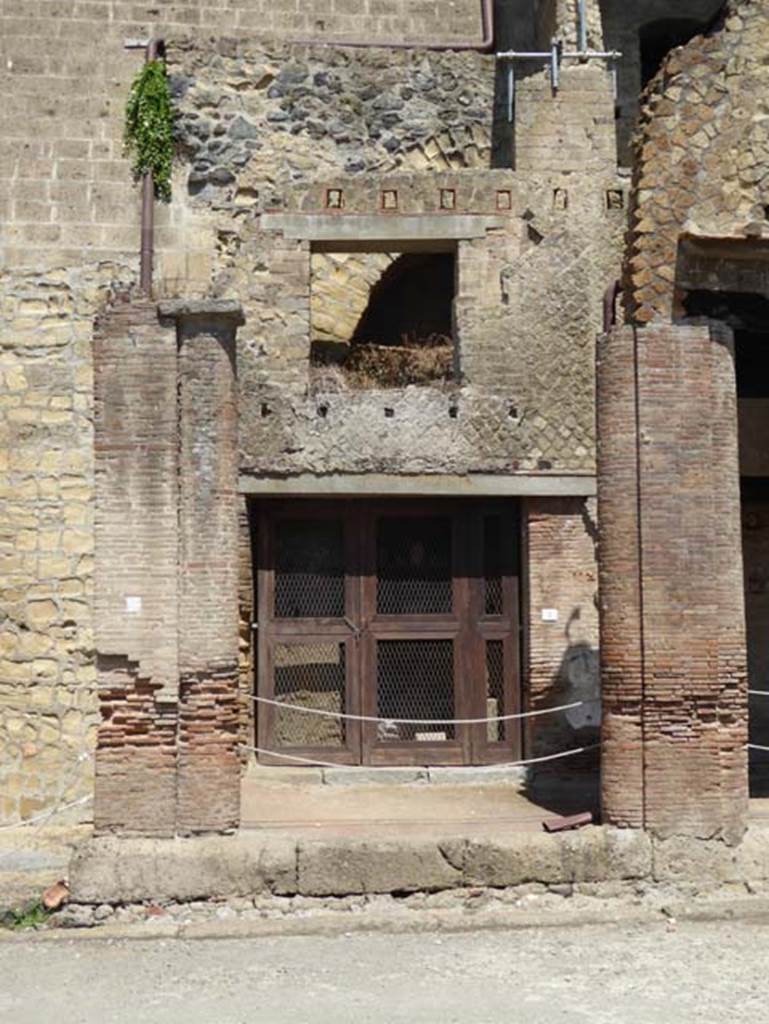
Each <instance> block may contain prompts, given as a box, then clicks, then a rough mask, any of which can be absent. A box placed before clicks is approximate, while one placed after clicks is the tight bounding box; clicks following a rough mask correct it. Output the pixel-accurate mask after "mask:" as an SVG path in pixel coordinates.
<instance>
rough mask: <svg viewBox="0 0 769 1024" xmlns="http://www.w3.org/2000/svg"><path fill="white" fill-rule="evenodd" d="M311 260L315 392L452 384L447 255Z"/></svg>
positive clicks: (319, 256)
mask: <svg viewBox="0 0 769 1024" xmlns="http://www.w3.org/2000/svg"><path fill="white" fill-rule="evenodd" d="M312 260H313V263H312V328H313V341H312V347H311V355H310V363H311V376H312V378H313V382H314V383H315V384H316V385H317V386H319V387H321V388H329V386H330V385H333V384H334V383H336V384H338V385H339V386H342V387H345V388H348V387H349V388H393V387H407V386H409V385H433V386H440V385H441V384H446V383H448V382H451V381H452V380H454V378H455V354H454V353H455V346H454V327H453V303H454V294H455V275H456V256H455V254H454V253H453V252H439V253H401V254H397V253H360V254H358V253H350V254H330V253H315V254H313V257H312ZM330 389H331V390H333V387H331V388H330Z"/></svg>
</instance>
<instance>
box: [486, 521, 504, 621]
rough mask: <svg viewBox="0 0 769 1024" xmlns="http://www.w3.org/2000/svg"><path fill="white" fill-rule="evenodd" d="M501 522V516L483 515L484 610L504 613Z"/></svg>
mask: <svg viewBox="0 0 769 1024" xmlns="http://www.w3.org/2000/svg"><path fill="white" fill-rule="evenodd" d="M501 525H502V524H501V522H500V517H499V516H484V517H483V583H484V612H485V614H486V615H501V614H502V565H501V559H500V551H501V532H502V531H501Z"/></svg>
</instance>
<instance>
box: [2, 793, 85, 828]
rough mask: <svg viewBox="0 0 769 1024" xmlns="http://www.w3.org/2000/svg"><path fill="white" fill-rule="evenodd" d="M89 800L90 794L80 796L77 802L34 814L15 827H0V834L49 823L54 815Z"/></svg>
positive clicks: (73, 801) (17, 823) (59, 805)
mask: <svg viewBox="0 0 769 1024" xmlns="http://www.w3.org/2000/svg"><path fill="white" fill-rule="evenodd" d="M89 800H93V797H92V796H90V794H89V795H88V796H81V797H80V799H79V800H72V801H71V803H68V804H58V805H57V806H56V807H52V808H51V809H50V810H48V811H43V812H42V814H36V815H35V816H34V817H33V818H25V819H24V820H23V821H18V822H16V824H15V825H0V832H10V831H12V830H13V829H16V828H25V827H26V826H27V825H39V824H41V822H44V821H50V819H51V818H53V817H54V815H56V814H63V813H64V811H68V810H70V809H71V808H72V807H80V806H81V805H82V804H87V803H88V801H89Z"/></svg>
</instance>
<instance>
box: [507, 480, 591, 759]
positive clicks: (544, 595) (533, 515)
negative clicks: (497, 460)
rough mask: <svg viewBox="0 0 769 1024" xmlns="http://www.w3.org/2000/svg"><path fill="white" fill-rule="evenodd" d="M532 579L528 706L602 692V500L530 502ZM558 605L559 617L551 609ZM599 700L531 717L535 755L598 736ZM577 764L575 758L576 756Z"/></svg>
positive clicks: (556, 703)
mask: <svg viewBox="0 0 769 1024" xmlns="http://www.w3.org/2000/svg"><path fill="white" fill-rule="evenodd" d="M524 509H525V523H526V529H525V536H526V548H527V556H526V563H527V571H526V578H527V586H528V595H527V596H528V603H529V607H528V623H529V626H528V644H527V646H528V666H527V680H526V684H527V685H526V692H525V699H526V706H527V708H528V709H530V710H532V711H534V710H537V709H539V708H543V707H548V706H550V707H553V706H561V705H564V704H571V703H575V702H577V701H591V700H595V699H596V698H599V697H600V690H601V687H600V680H599V674H598V604H597V596H598V595H597V591H598V566H597V561H596V533H597V523H596V507H595V502H594V501H585V500H580V499H577V498H569V499H548V498H538V499H529V500H528V501H527V502H526V503H525V505H524ZM552 611H555V612H557V620H556V621H549V620H548V621H546V620H545V617H544V615H543V613H552ZM600 719H601V711H600V705H599V704H598V703H595V704H592V705H590V706H586V707H584V708H579V709H576V708H575V709H574V710H573V711H571V712H564V713H559V714H558V715H554V716H552V717H551V716H543V717H541V718H535V719H532V720H531V721H530V725H529V733H528V736H529V742H528V751H529V756H534V757H537V756H540V755H542V754H549V753H556V752H560V751H562V750H568V749H569V748H571V747H575V746H578V745H582V744H583V743H584V744H589V743H594V742H596V741H597V732H598V726H599V723H600ZM570 764H571V762H570Z"/></svg>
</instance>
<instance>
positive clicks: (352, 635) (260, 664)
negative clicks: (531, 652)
mask: <svg viewBox="0 0 769 1024" xmlns="http://www.w3.org/2000/svg"><path fill="white" fill-rule="evenodd" d="M251 518H252V526H253V528H254V531H255V543H254V553H255V580H256V589H257V594H256V607H257V609H258V614H257V644H256V647H257V671H256V693H255V698H256V720H257V722H256V724H257V728H256V734H257V737H258V743H257V747H258V751H259V759H260V761H261V762H262V763H267V764H283V765H286V764H296V765H300V764H303V763H305V762H306V763H307V764H308V765H309V764H311V763H328V764H370V765H383V766H384V765H469V764H484V763H500V762H510V761H514V760H517V759H518V758H519V757H520V754H521V739H520V729H519V722H518V721H517V720H506V721H505V720H501V719H504V716H508V715H516V714H518V712H519V710H520V685H519V665H520V650H519V648H520V636H519V621H520V615H519V605H520V601H519V577H520V572H519V548H520V542H519V515H518V506H517V503H516V502H515V501H511V500H508V501H480V500H474V501H470V500H456V501H452V500H450V499H444V500H441V501H422V500H404V501H401V500H396V499H391V500H384V501H373V500H372V501H367V500H358V501H347V502H340V501H333V500H328V501H311V500H303V499H298V500H294V501H291V502H285V501H279V500H263V501H260V502H254V503H253V504H252V506H251ZM345 716H351V717H345ZM468 719H473V720H476V721H474V722H472V723H471V722H468V721H467V720H468ZM485 719H489V720H488V721H484V720H485ZM458 720H460V721H458ZM477 720H481V721H477Z"/></svg>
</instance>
